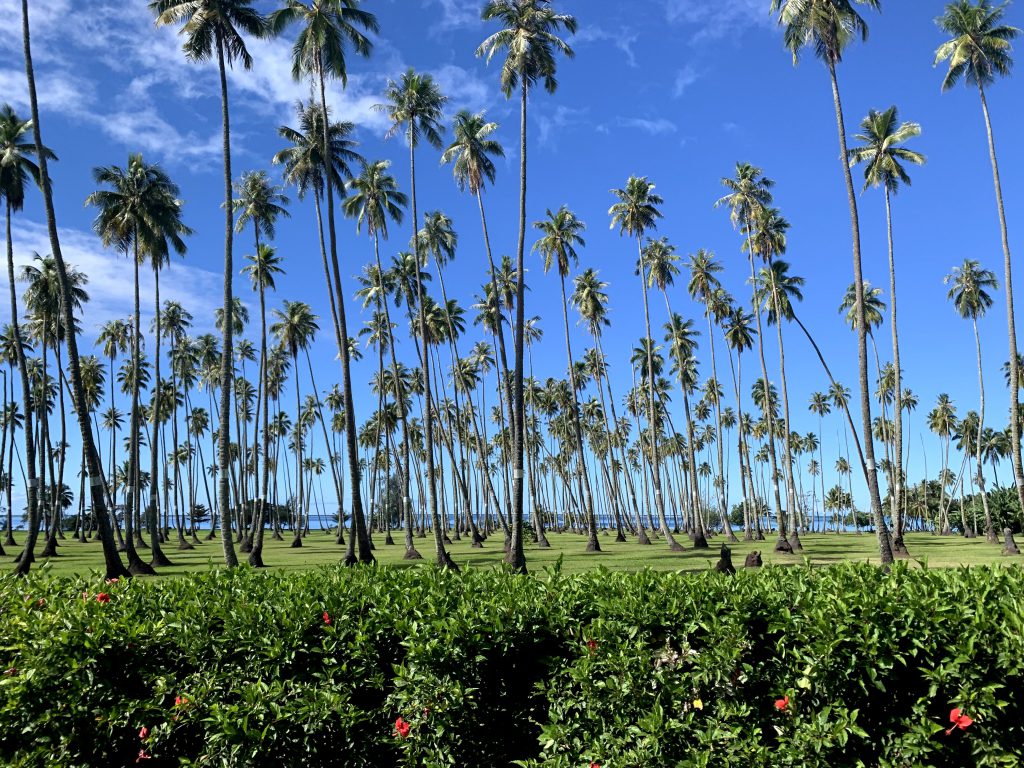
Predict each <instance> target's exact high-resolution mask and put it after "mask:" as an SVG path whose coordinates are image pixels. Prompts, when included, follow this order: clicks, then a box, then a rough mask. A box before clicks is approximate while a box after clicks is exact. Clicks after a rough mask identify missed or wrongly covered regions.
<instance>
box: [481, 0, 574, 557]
mask: <svg viewBox="0 0 1024 768" xmlns="http://www.w3.org/2000/svg"><path fill="white" fill-rule="evenodd" d="M481 17H482V18H483V20H484V21H497V22H498V23H499V24H500V25H501V29H500V30H498V31H497V32H495V33H494V34H493V35H491V36H490V37H488V38H487V39H486V40H484V41H483V42H482V43H481V44H480V47H479V48H477V50H476V54H477V56H482V57H484V58H485V59H486V60H487V62H488V63H489V62H490V61H491V60H492V59H493V58H494V57H495V56H496V55H497V54H498V53H501V52H504V53H505V60H504V62H503V63H502V67H501V76H500V79H501V90H502V93H504V94H505V98H506V99H510V98H512V94H513V93H515V92H516V91H517V90H518V91H519V240H518V245H517V248H516V327H515V338H514V346H515V363H514V365H515V370H514V372H513V375H512V401H513V414H512V422H513V438H514V442H515V446H514V450H513V482H512V488H513V502H512V508H513V512H514V515H513V524H512V541H511V544H510V547H509V550H508V554H507V561H508V563H509V564H510V565H511V566H512V567H513V568H514V569H516V570H517V571H524V572H525V570H526V557H525V555H524V554H523V532H522V527H523V453H524V446H525V438H526V436H525V431H524V430H525V426H524V424H525V409H524V405H523V347H524V343H525V325H524V324H525V321H526V314H525V306H526V305H525V296H526V264H525V262H524V257H525V251H526V104H527V97H528V95H529V92H530V89H531V88H533V87H534V86H535V85H536V84H537V83H538V82H539V81H542V82H543V84H544V89H545V90H546V91H547V92H548V93H554V92H555V91H556V90H557V88H558V80H557V79H556V77H555V73H556V71H557V66H556V54H557V53H562V54H564V55H565V56H566V57H568V58H572V57H573V56H574V53H573V50H572V48H571V47H570V46H569V45H568V44H567V43H566V42H565V41H564V40H562V39H561V38H560V37H559V36H558V34H559V33H560V32H561V31H562V30H563V29H564V30H565V31H566V32H568V33H569V34H576V19H575V17H573V16H570V15H568V14H562V13H556V12H555V9H554V8H553V7H552V2H551V0H488V2H487V5H485V6H484V9H483V13H482V14H481Z"/></svg>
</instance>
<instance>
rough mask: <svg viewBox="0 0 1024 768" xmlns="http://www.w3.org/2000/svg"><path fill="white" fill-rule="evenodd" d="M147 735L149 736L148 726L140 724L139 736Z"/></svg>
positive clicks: (144, 736) (141, 737) (142, 737)
mask: <svg viewBox="0 0 1024 768" xmlns="http://www.w3.org/2000/svg"><path fill="white" fill-rule="evenodd" d="M147 736H149V728H147V727H146V726H142V727H141V728H139V738H140V739H145V738H146V737H147Z"/></svg>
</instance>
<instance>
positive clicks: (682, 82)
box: [672, 64, 700, 99]
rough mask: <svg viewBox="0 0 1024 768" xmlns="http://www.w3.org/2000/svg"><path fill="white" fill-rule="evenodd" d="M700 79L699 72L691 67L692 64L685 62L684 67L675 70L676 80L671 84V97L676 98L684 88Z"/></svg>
mask: <svg viewBox="0 0 1024 768" xmlns="http://www.w3.org/2000/svg"><path fill="white" fill-rule="evenodd" d="M699 79H700V73H699V72H697V70H696V69H695V68H694V67H693V65H692V64H687V65H686V66H685V67H683V68H682V69H680V70H679V71H678V72H676V81H675V83H674V85H673V86H672V97H673V98H676V99H678V98H679V97H680V96H682V95H683V93H685V92H686V89H687V88H689V87H690V86H691V85H693V84H694V83H696V82H697V81H698V80H699Z"/></svg>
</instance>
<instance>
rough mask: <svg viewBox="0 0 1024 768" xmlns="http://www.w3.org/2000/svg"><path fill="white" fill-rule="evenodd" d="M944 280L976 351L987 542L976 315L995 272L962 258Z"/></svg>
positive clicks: (988, 523)
mask: <svg viewBox="0 0 1024 768" xmlns="http://www.w3.org/2000/svg"><path fill="white" fill-rule="evenodd" d="M944 282H945V283H946V284H947V285H949V286H950V288H949V293H948V297H949V300H950V301H952V302H953V307H954V308H955V309H956V312H957V314H958V315H960V317H962V318H964V319H970V321H971V325H972V326H973V328H974V346H975V348H976V349H977V352H978V393H979V396H980V399H981V402H980V404H979V407H978V423H977V427H976V429H975V430H974V431H975V434H976V437H975V440H974V446H975V454H974V459H975V465H976V467H975V469H976V471H977V473H978V492H979V495H980V496H981V501H982V505H983V506H984V510H985V538H986V539H988V541H989V543H990V544H995V543H996V542H997V541H998V537H997V536H996V531H995V528H993V527H992V513H991V512H990V510H989V505H988V494H987V493H986V491H985V475H984V470H983V467H982V440H981V435H982V433H983V431H984V429H985V378H984V375H983V374H982V365H981V336H980V335H979V333H978V318H979V317H981V316H983V315H984V314H985V312H987V311H988V310H989V308H991V306H992V295H991V294H990V293H989V291H995V290H998V288H999V283H998V282H997V281H996V275H995V273H994V272H992V271H991V270H988V269H985V268H983V267H982V266H981V264H979V263H978V262H977V261H975V260H974V259H964V263H963V264H961V265H960V266H959V267H954V268H953V271H952V272H951V273H950V274H948V275H946V277H945V280H944Z"/></svg>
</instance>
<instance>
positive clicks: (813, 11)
mask: <svg viewBox="0 0 1024 768" xmlns="http://www.w3.org/2000/svg"><path fill="white" fill-rule="evenodd" d="M879 4H880V0H772V4H771V13H772V14H775V13H778V16H779V24H780V26H782V27H783V29H784V31H783V39H784V40H785V44H786V48H788V49H789V50H790V52H791V53H792V54H793V63H794V64H795V63H796V62H797V60H798V59H799V56H800V51H801V50H802V49H804V48H807V47H810V48H812V49H813V50H814V53H815V55H816V56H817V57H818V58H819V59H821V60H822V61H823V62H824V63H825V66H826V67H827V68H828V74H829V79H830V80H831V83H832V100H833V103H834V105H835V113H836V128H837V129H838V132H839V156H840V159H841V161H842V162H841V164H842V169H843V181H844V182H845V184H846V197H847V202H848V203H849V206H850V224H851V228H852V230H853V280H854V286H855V289H856V292H857V308H856V311H857V313H858V315H859V316H860V322H859V323H858V326H857V356H858V364H859V369H860V410H861V431H862V433H863V435H864V453H865V459H866V461H865V464H866V468H867V479H868V492H869V494H870V498H871V511H872V514H873V516H874V520H875V530H876V532H877V535H878V549H879V554H880V557H881V561H882V565H883V566H885V565H888V564H890V563H891V562H892V560H893V554H892V541H891V537H890V536H889V528H888V525H887V524H886V522H885V516H884V514H883V512H882V498H881V494H880V493H879V490H878V468H877V467H876V465H875V445H874V442H873V440H872V432H871V387H870V384H869V382H868V351H867V349H868V347H867V343H868V342H867V324H866V323H865V322H864V317H863V311H864V297H863V295H862V288H863V281H864V277H863V274H862V269H861V248H860V217H859V215H858V212H857V196H856V193H855V192H854V188H853V176H852V174H851V173H850V164H849V162H848V158H849V151H848V149H847V145H846V125H845V122H844V119H843V104H842V100H841V99H840V96H839V79H838V77H837V74H836V70H837V67H838V65H839V63H840V61H842V58H843V52H844V51H845V49H846V47H847V46H848V45H849V44H850V43H851V42H852V41H853V40H854V38H855V37H860V38H861V40H866V39H867V36H868V26H867V23H866V22H865V21H864V18H863V17H862V16H861V15H860V14H859V13H858V12H857V9H856V7H855V6H857V5H866V6H868V7H869V8H873V9H878V7H879Z"/></svg>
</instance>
